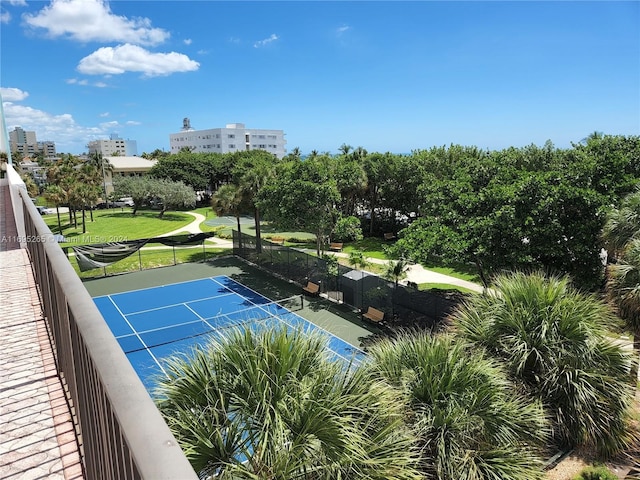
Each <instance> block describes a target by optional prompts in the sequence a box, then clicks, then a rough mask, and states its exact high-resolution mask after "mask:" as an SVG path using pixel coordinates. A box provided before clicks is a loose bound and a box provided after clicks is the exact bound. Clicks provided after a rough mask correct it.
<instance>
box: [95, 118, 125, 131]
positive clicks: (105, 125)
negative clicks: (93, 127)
mask: <svg viewBox="0 0 640 480" xmlns="http://www.w3.org/2000/svg"><path fill="white" fill-rule="evenodd" d="M119 126H120V124H119V123H118V121H117V120H112V121H110V122H102V123H101V124H100V128H102V129H103V130H113V129H114V128H116V127H119Z"/></svg>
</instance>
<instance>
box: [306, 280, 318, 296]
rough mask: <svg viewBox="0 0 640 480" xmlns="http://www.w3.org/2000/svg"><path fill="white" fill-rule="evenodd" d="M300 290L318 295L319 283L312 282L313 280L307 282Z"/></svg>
mask: <svg viewBox="0 0 640 480" xmlns="http://www.w3.org/2000/svg"><path fill="white" fill-rule="evenodd" d="M302 290H304V291H305V292H306V293H308V294H309V295H319V294H320V285H318V284H317V283H313V282H307V286H306V287H302Z"/></svg>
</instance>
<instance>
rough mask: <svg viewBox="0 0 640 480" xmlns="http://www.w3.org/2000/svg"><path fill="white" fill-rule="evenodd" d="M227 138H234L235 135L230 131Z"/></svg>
mask: <svg viewBox="0 0 640 480" xmlns="http://www.w3.org/2000/svg"><path fill="white" fill-rule="evenodd" d="M228 138H236V136H235V135H234V134H233V133H230V134H229V135H228Z"/></svg>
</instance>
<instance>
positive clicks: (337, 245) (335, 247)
mask: <svg viewBox="0 0 640 480" xmlns="http://www.w3.org/2000/svg"><path fill="white" fill-rule="evenodd" d="M329 250H333V251H335V252H341V251H342V243H338V242H333V243H331V244H329Z"/></svg>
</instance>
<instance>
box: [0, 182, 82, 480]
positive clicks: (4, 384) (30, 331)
mask: <svg viewBox="0 0 640 480" xmlns="http://www.w3.org/2000/svg"><path fill="white" fill-rule="evenodd" d="M2 182H5V181H4V180H3V181H2ZM2 182H0V183H2ZM0 237H1V238H2V240H1V241H0V478H2V479H6V480H9V479H12V480H14V479H15V480H18V479H25V480H26V479H41V478H47V479H60V480H63V479H67V480H68V479H82V478H83V472H82V465H81V463H80V455H79V453H78V452H79V448H78V439H77V438H76V434H75V429H74V426H73V423H72V421H71V410H70V408H69V404H68V403H67V400H66V397H65V393H64V389H63V388H64V387H63V385H62V383H61V381H60V378H59V377H58V373H57V371H56V365H55V361H54V354H53V350H52V348H51V343H50V342H49V335H48V332H47V326H46V320H45V318H44V316H43V312H42V306H41V304H40V298H39V296H38V289H37V287H36V284H35V280H34V278H33V272H32V270H31V260H30V259H29V255H28V254H27V250H26V249H23V248H20V244H19V242H18V241H16V239H17V230H16V225H15V221H14V218H13V209H12V206H11V199H10V197H9V187H8V186H7V185H6V184H4V183H3V184H2V185H1V187H0Z"/></svg>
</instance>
